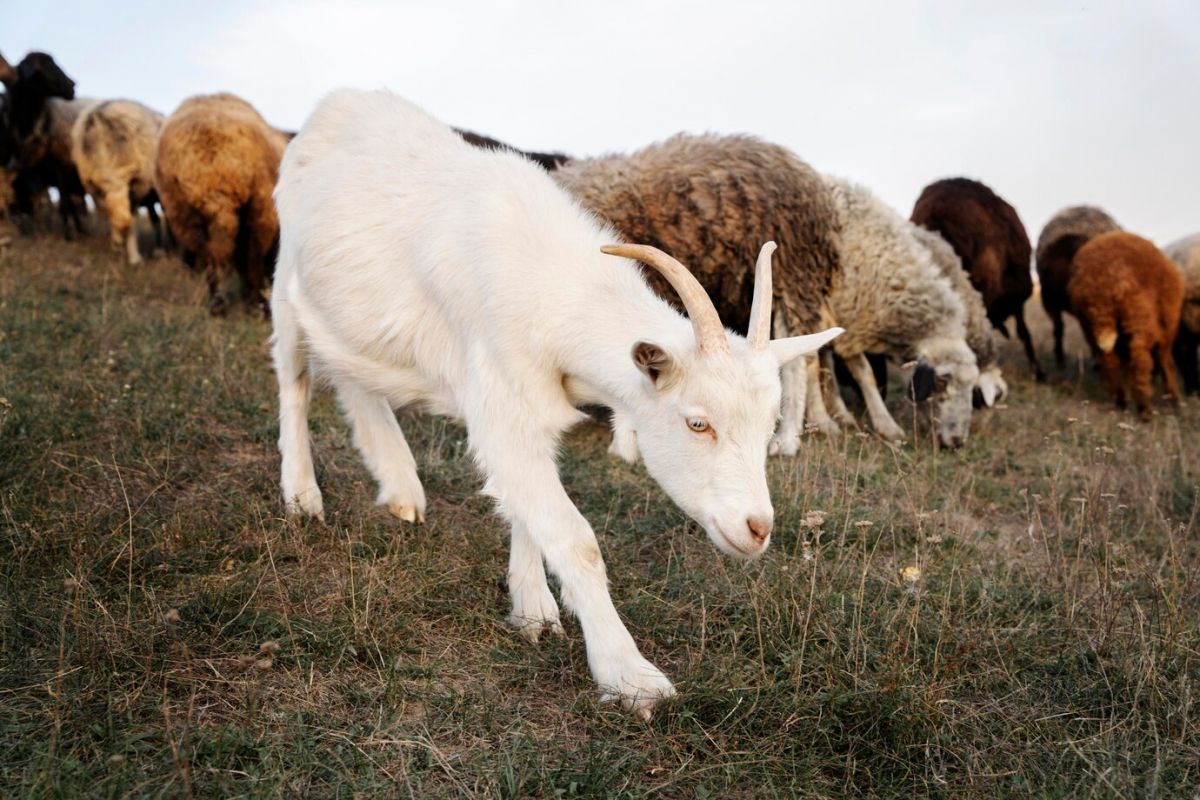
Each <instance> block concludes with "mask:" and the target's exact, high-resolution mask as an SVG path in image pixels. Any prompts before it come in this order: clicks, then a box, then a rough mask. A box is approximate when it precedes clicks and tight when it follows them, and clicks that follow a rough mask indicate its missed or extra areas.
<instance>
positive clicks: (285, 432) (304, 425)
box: [271, 300, 325, 519]
mask: <svg viewBox="0 0 1200 800" xmlns="http://www.w3.org/2000/svg"><path fill="white" fill-rule="evenodd" d="M274 322H275V325H274V328H275V330H274V334H273V335H272V337H271V338H272V347H271V355H272V357H273V359H274V361H275V375H276V377H277V378H278V380H279V454H280V456H281V457H282V466H281V469H280V473H281V476H280V483H281V486H282V489H283V502H284V503H285V505H286V508H287V513H288V514H289V515H296V514H307V515H309V516H314V517H318V518H320V519H324V518H325V513H324V506H323V504H322V502H321V490H320V489H318V488H317V477H316V471H315V470H314V469H313V461H312V447H311V445H310V443H309V438H308V401H309V394H310V392H311V383H312V381H311V378H310V376H309V374H308V364H307V363H306V360H305V354H304V350H303V346H302V343H301V341H300V339H301V332H300V326H299V324H298V323H297V321H296V317H295V311H294V310H293V309H292V307H291V306H290V305H289V304H288V303H287V301H285V300H279V301H277V302H276V303H275V320H274Z"/></svg>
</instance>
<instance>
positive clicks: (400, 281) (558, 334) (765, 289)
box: [271, 90, 837, 717]
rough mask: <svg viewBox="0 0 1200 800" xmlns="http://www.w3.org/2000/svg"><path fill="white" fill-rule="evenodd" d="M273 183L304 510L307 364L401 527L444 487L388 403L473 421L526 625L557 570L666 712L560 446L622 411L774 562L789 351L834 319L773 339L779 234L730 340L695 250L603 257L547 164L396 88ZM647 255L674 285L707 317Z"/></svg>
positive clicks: (688, 499) (612, 675)
mask: <svg viewBox="0 0 1200 800" xmlns="http://www.w3.org/2000/svg"><path fill="white" fill-rule="evenodd" d="M275 196H276V200H277V202H278V205H279V218H280V223H281V233H280V258H279V266H278V271H277V278H276V283H275V287H274V290H273V291H272V293H271V307H272V317H273V320H274V344H273V348H274V359H275V368H276V373H277V376H278V379H279V397H280V441H279V444H280V452H281V454H282V486H283V495H284V499H285V501H286V503H287V505H288V507H289V509H290V510H292V511H295V512H300V513H307V514H314V515H320V514H321V513H322V509H323V506H322V502H321V493H320V490H319V489H318V488H317V484H316V480H315V475H314V470H313V464H312V455H311V452H310V449H309V447H310V445H309V438H308V430H307V427H308V426H307V410H308V399H309V385H310V381H311V379H312V374H310V369H311V370H313V371H314V373H315V374H316V375H319V376H321V377H324V378H326V379H328V380H330V381H331V382H332V383H333V384H334V386H335V387H336V389H337V392H338V396H339V398H340V400H341V402H342V406H343V409H344V410H345V412H346V415H347V417H349V419H350V421H351V423H352V425H353V427H354V441H355V443H356V445H357V446H358V449H359V450H360V451H361V452H362V455H363V457H364V460H365V461H366V463H367V465H368V466H369V467H370V469H371V471H372V472H373V473H374V474H375V477H376V478H377V479H378V481H379V485H380V493H379V500H380V502H381V503H383V504H386V505H387V506H388V507H389V509H390V510H391V511H392V512H393V513H395V514H396V515H397V516H400V517H401V518H403V519H406V520H419V519H420V518H421V517H422V516H423V514H424V509H425V495H424V490H423V489H422V487H421V482H420V479H419V478H418V477H417V472H416V466H415V461H414V459H413V455H412V453H411V451H410V450H409V447H408V445H407V443H406V442H405V440H404V436H403V434H402V433H401V431H400V427H399V425H398V424H397V421H396V417H395V415H394V414H393V413H392V409H393V408H394V407H396V406H400V405H407V404H412V403H416V404H420V405H423V406H425V407H427V408H429V409H432V410H435V411H439V412H441V413H446V414H452V415H455V416H458V417H461V418H462V419H463V420H464V421H465V422H466V428H467V436H468V441H469V445H470V449H471V451H472V453H473V454H474V456H475V459H476V462H477V463H478V464H479V466H480V468H481V470H482V471H483V472H484V473H485V474H486V475H487V481H486V484H485V487H484V491H485V492H486V493H488V494H489V495H491V496H492V497H494V498H495V499H496V501H497V505H498V508H499V510H500V512H501V513H502V514H503V515H504V517H505V518H506V519H508V521H509V522H511V524H512V546H511V555H510V560H509V573H508V577H509V587H510V590H511V593H512V602H513V610H512V615H511V617H510V620H511V621H512V623H513V624H514V625H515V626H516V627H517V628H518V629H519V630H521V631H522V633H523V634H524V635H526V636H527V637H528V638H530V639H536V638H537V636H538V635H539V633H540V632H541V631H542V629H543V628H544V627H546V626H549V627H550V628H551V629H552V630H561V628H560V626H559V624H558V619H559V615H558V607H557V605H556V603H555V602H554V597H553V595H552V594H551V593H550V589H549V586H548V585H547V582H546V573H545V569H544V567H543V559H545V563H546V565H548V566H549V567H550V570H551V571H552V572H554V573H555V574H556V575H557V577H558V579H559V582H560V585H561V587H562V599H563V602H564V603H565V604H566V605H567V607H568V608H570V609H571V610H573V611H574V612H575V614H576V615H577V616H578V618H579V621H580V625H581V627H582V629H583V633H584V637H585V639H586V644H587V656H588V664H589V666H590V667H591V671H592V675H593V676H594V677H595V679H596V681H597V683H598V684H599V685H600V686H601V687H602V688H603V689H604V691H605V694H606V695H607V696H609V697H611V698H613V699H617V698H619V699H620V700H621V701H622V703H623V704H624V705H625V706H626V707H627V708H630V709H631V710H633V711H635V712H636V713H637V714H639V715H640V716H643V717H648V716H649V714H650V711H651V709H652V708H653V706H654V705H655V703H657V702H658V701H659V700H660V699H662V698H665V697H669V696H670V695H672V694H673V693H674V688H673V687H672V685H671V682H670V681H669V680H668V679H667V678H666V676H664V675H663V673H662V672H660V671H659V670H658V669H657V668H656V667H654V666H653V665H652V664H651V663H650V662H649V661H647V660H646V659H645V658H644V657H642V655H641V653H640V652H639V651H638V648H637V645H636V644H635V643H634V641H633V638H632V637H631V636H630V635H629V632H628V631H627V630H626V629H625V626H624V624H623V623H622V622H621V619H620V617H619V616H618V614H617V611H616V609H615V607H614V606H613V603H612V600H611V598H610V596H609V593H608V586H607V579H606V576H605V569H604V562H603V559H602V558H601V555H600V550H599V547H598V546H597V542H596V537H595V534H594V533H593V532H592V529H591V527H590V526H589V525H588V523H587V521H586V520H585V519H584V517H583V516H582V515H581V514H580V513H579V511H578V509H576V507H575V506H574V504H573V503H572V502H571V500H570V498H569V497H568V496H567V493H566V491H565V490H564V489H563V486H562V484H561V482H560V480H559V477H558V470H557V467H556V463H555V459H556V456H557V452H558V449H559V446H560V442H561V437H562V435H563V433H564V432H565V431H566V430H567V429H568V428H570V427H571V426H572V425H574V424H575V423H576V422H578V421H579V420H580V419H581V417H583V416H584V415H582V414H581V413H580V412H579V411H578V410H577V406H578V405H580V404H586V403H593V404H597V403H598V404H603V405H607V406H609V407H611V408H614V409H617V410H619V411H620V412H621V413H623V414H625V415H627V416H628V417H629V418H631V419H632V420H634V421H635V424H636V425H637V430H638V432H639V434H640V436H641V439H640V444H641V446H642V449H643V455H644V457H645V462H646V467H647V469H648V470H649V472H650V474H651V475H652V476H654V477H655V479H656V480H657V481H658V482H659V484H660V485H661V486H662V487H663V489H664V490H666V492H667V494H668V495H669V496H671V497H672V498H673V499H674V500H675V501H676V502H677V503H678V504H679V505H680V507H681V508H683V509H684V510H685V511H686V512H687V513H688V514H689V515H690V516H692V517H693V518H694V519H696V520H697V521H698V522H699V523H700V524H701V525H702V526H703V527H704V529H705V530H706V531H707V532H708V535H709V537H710V538H711V539H712V541H713V542H714V544H716V545H717V547H718V548H720V549H721V550H722V551H724V552H726V553H729V554H730V555H734V556H740V557H746V556H754V555H757V554H759V553H761V552H762V550H763V549H764V548H765V547H766V546H767V544H768V542H769V540H770V529H771V525H772V515H773V512H772V509H771V501H770V495H769V492H768V489H767V481H766V474H765V468H764V461H765V458H766V450H767V441H768V439H769V438H770V434H771V429H772V427H773V425H774V421H775V417H776V414H777V412H778V408H779V393H780V388H779V368H780V364H783V363H786V362H787V361H789V360H791V359H794V358H797V357H800V356H802V355H804V354H805V353H806V352H809V351H812V350H814V349H815V348H817V347H820V346H821V344H823V343H824V342H826V341H828V340H829V339H830V338H831V337H832V336H835V335H836V333H837V332H836V331H832V332H827V333H825V334H823V335H817V336H813V337H802V338H797V339H786V340H782V341H779V340H777V341H769V340H770V305H771V286H770V274H771V272H770V270H771V267H770V264H771V258H770V255H771V250H772V246H771V245H767V246H764V248H763V250H762V254H761V257H760V259H759V261H758V265H759V266H758V270H757V271H758V282H757V284H756V289H757V291H758V297H757V301H756V302H755V303H754V308H753V313H752V315H751V330H750V335H749V338H748V339H743V338H742V337H741V336H738V335H736V334H728V333H727V332H726V331H725V329H724V328H723V326H722V323H721V320H720V318H719V317H718V316H717V312H716V309H715V308H713V305H712V303H711V302H710V301H709V300H708V298H707V297H706V295H705V294H704V291H703V289H702V288H700V286H699V284H698V283H697V282H696V280H695V279H694V278H693V277H692V276H691V275H690V274H689V273H688V271H687V270H686V269H685V268H684V267H683V266H682V265H680V264H679V262H677V261H674V259H671V258H670V257H668V256H666V255H665V254H663V253H662V252H661V251H658V250H655V249H654V248H650V247H645V246H631V245H625V246H618V247H607V246H606V245H607V244H608V243H609V242H611V241H613V240H614V238H615V237H616V234H615V233H614V232H613V231H612V230H611V229H609V228H607V227H605V226H603V225H600V224H599V223H598V222H597V221H596V220H595V219H594V218H592V217H591V216H590V215H588V214H585V213H583V212H582V211H581V210H580V208H579V206H578V205H577V204H576V203H574V202H573V201H572V200H571V199H570V198H569V197H568V196H567V195H566V194H565V193H564V192H562V191H561V190H560V189H558V188H557V187H556V186H555V185H554V182H553V181H552V180H551V179H550V177H549V176H548V175H547V174H546V172H545V171H544V170H542V169H541V168H540V167H539V166H537V165H536V164H534V163H532V162H530V161H528V160H527V159H525V158H522V157H520V156H518V155H515V154H512V153H508V152H503V151H485V150H479V149H476V148H473V147H471V146H470V145H468V144H466V143H465V142H464V141H463V140H462V139H461V138H459V137H458V136H457V135H456V134H455V133H453V131H451V129H450V128H449V127H447V126H445V125H443V124H441V123H439V122H437V121H436V120H434V119H432V118H431V117H429V116H427V115H426V114H425V113H424V112H423V111H421V110H420V109H418V108H417V107H416V106H414V105H412V104H410V103H408V102H406V101H405V100H402V99H401V98H399V97H397V96H395V95H393V94H391V93H388V92H358V91H350V90H342V91H338V92H335V93H333V94H331V95H329V96H328V97H326V98H325V99H324V100H322V101H321V103H320V104H319V105H318V106H317V108H316V110H315V111H314V112H313V114H312V116H311V117H310V118H309V120H308V121H307V122H306V123H305V125H304V128H303V129H302V130H301V132H300V133H299V135H298V136H297V137H296V139H295V140H294V141H293V142H292V144H291V145H290V146H289V147H288V149H287V153H286V154H285V156H284V159H283V165H282V167H281V170H280V178H279V187H278V189H277V190H276V193H275ZM602 248H603V250H604V251H605V252H608V253H611V254H612V255H620V256H626V257H627V258H613V257H612V256H611V255H604V254H603V253H602V252H601V251H602ZM628 257H633V258H638V259H641V260H643V261H644V262H646V263H648V264H650V265H652V266H653V267H654V268H655V269H657V270H660V271H663V272H664V273H666V274H668V275H670V276H671V277H670V280H671V281H672V283H673V285H674V286H675V288H676V290H677V291H679V293H680V295H681V297H682V299H683V302H684V305H685V306H686V307H687V309H688V310H689V311H690V313H691V322H690V323H689V321H688V320H687V319H685V318H684V317H683V316H681V315H680V314H678V313H676V312H675V311H673V310H672V309H671V308H670V307H669V306H668V305H667V304H665V303H664V302H663V301H662V300H661V299H660V298H658V297H657V296H655V295H654V293H653V292H652V291H651V290H650V289H649V287H648V286H647V285H646V284H645V282H644V281H643V280H642V278H641V275H640V273H639V271H638V269H637V268H636V266H635V264H634V262H633V261H632V260H628ZM531 322H532V323H534V324H531Z"/></svg>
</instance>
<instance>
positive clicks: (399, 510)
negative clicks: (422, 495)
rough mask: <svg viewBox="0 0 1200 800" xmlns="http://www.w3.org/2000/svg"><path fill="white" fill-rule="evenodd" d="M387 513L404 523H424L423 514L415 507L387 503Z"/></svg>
mask: <svg viewBox="0 0 1200 800" xmlns="http://www.w3.org/2000/svg"><path fill="white" fill-rule="evenodd" d="M387 510H388V512H389V513H390V514H391V515H392V516H393V517H396V518H397V519H402V520H404V521H405V522H415V523H417V524H418V525H420V524H422V523H424V522H425V512H424V511H422V510H421V509H420V508H418V507H417V506H415V505H411V504H405V503H388V507H387Z"/></svg>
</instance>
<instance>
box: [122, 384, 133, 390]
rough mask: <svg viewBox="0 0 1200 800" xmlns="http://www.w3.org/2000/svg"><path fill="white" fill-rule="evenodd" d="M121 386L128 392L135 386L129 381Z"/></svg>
mask: <svg viewBox="0 0 1200 800" xmlns="http://www.w3.org/2000/svg"><path fill="white" fill-rule="evenodd" d="M121 388H123V389H124V390H125V391H127V392H128V391H129V390H130V389H132V388H133V387H132V386H130V385H129V384H128V383H127V384H125V385H124V386H123V387H121Z"/></svg>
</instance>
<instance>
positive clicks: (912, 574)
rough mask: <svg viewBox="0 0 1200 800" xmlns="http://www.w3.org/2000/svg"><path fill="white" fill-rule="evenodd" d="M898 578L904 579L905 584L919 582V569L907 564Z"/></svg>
mask: <svg viewBox="0 0 1200 800" xmlns="http://www.w3.org/2000/svg"><path fill="white" fill-rule="evenodd" d="M900 577H901V578H903V579H904V582H905V583H916V582H917V581H919V580H921V568H920V567H918V566H917V565H916V564H909V565H908V566H907V567H905V568H904V569H902V570H900Z"/></svg>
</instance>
